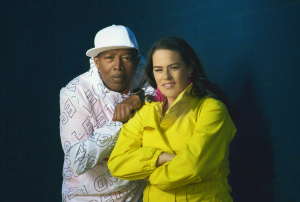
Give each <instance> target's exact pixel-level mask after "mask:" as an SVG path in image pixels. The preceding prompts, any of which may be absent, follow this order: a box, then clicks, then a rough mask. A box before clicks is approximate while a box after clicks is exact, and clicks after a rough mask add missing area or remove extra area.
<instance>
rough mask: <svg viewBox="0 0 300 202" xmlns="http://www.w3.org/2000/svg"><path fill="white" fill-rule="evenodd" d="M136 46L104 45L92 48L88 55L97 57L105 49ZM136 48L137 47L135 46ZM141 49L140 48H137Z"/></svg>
mask: <svg viewBox="0 0 300 202" xmlns="http://www.w3.org/2000/svg"><path fill="white" fill-rule="evenodd" d="M129 48H134V47H128V46H109V47H102V48H92V49H90V50H88V51H87V52H86V55H87V56H88V57H96V56H97V55H98V54H99V53H102V52H104V51H108V50H113V49H129ZM134 49H136V48H134ZM136 50H137V51H139V50H138V49H136Z"/></svg>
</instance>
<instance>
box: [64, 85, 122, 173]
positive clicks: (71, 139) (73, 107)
mask: <svg viewBox="0 0 300 202" xmlns="http://www.w3.org/2000/svg"><path fill="white" fill-rule="evenodd" d="M80 95H81V94H80V93H76V94H75V93H73V92H68V91H65V92H62V93H61V95H60V111H61V115H60V127H61V132H60V136H61V142H62V145H63V149H64V152H65V159H66V161H67V162H68V164H69V165H68V166H69V167H70V168H71V169H72V170H73V173H74V174H76V175H81V174H83V173H85V172H86V171H88V170H89V169H91V168H93V167H94V166H95V165H96V164H97V163H99V162H100V161H102V160H103V159H104V158H107V157H108V156H109V155H110V153H111V152H112V149H113V147H114V145H115V142H116V140H117V136H118V132H119V129H120V127H121V126H122V123H120V122H108V123H107V124H105V126H103V127H102V128H99V129H95V128H94V126H93V123H92V120H91V119H90V114H89V113H88V111H87V110H86V109H85V108H84V107H83V106H88V105H89V102H88V100H86V99H85V97H83V96H82V97H81V96H80ZM83 95H84V94H83Z"/></svg>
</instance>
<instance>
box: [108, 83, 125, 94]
mask: <svg viewBox="0 0 300 202" xmlns="http://www.w3.org/2000/svg"><path fill="white" fill-rule="evenodd" d="M127 86H128V84H127V85H126V84H115V85H112V86H110V89H109V90H111V91H114V92H118V93H121V92H123V91H125V90H126V88H127Z"/></svg>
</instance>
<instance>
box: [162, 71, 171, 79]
mask: <svg viewBox="0 0 300 202" xmlns="http://www.w3.org/2000/svg"><path fill="white" fill-rule="evenodd" d="M171 77H172V75H171V74H170V72H169V70H165V71H164V72H163V79H170V78H171Z"/></svg>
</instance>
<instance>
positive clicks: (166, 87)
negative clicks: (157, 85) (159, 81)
mask: <svg viewBox="0 0 300 202" xmlns="http://www.w3.org/2000/svg"><path fill="white" fill-rule="evenodd" d="M174 85H175V83H166V84H163V87H164V88H165V89H170V88H172V87H173V86H174Z"/></svg>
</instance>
